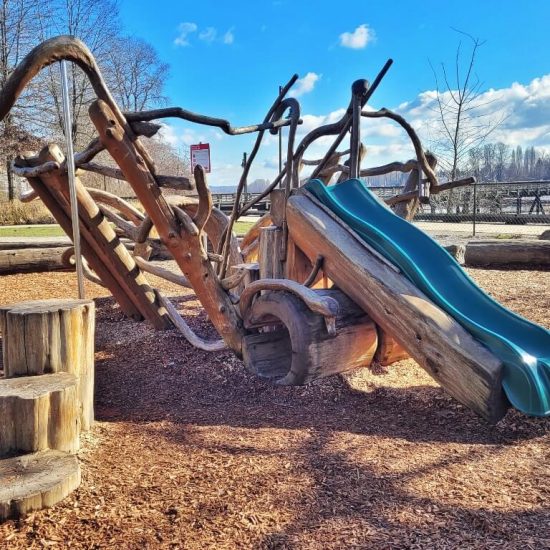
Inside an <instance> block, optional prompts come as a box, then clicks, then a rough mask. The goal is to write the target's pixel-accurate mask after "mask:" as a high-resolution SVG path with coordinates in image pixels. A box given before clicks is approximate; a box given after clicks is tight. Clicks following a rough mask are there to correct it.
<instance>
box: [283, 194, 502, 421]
mask: <svg viewBox="0 0 550 550" xmlns="http://www.w3.org/2000/svg"><path fill="white" fill-rule="evenodd" d="M287 221H288V227H289V233H290V235H291V237H292V238H293V239H294V240H295V241H296V243H297V244H298V246H299V247H300V248H301V249H302V250H303V251H304V252H305V253H306V254H307V255H308V256H309V258H310V259H311V260H313V259H314V258H316V257H317V255H318V254H322V255H323V257H324V264H323V269H324V270H325V272H326V273H327V275H328V276H329V277H330V278H331V279H332V280H333V281H334V283H335V284H336V285H337V286H338V288H340V289H341V290H342V291H343V292H345V293H346V294H347V295H348V296H350V298H352V299H353V300H354V301H355V302H356V303H357V304H358V305H359V306H360V307H361V308H362V309H363V310H364V311H365V312H367V313H368V314H369V316H370V317H371V318H372V319H373V320H374V322H375V323H376V324H377V325H379V326H380V327H382V329H383V330H385V331H386V332H388V333H389V334H391V335H393V337H394V338H396V339H397V341H398V342H399V344H401V345H402V346H403V348H405V349H406V350H407V352H408V353H409V354H410V355H411V356H412V357H413V358H414V359H415V360H416V361H417V362H418V363H419V365H420V366H421V367H422V368H424V369H425V370H426V371H427V372H428V373H429V374H430V375H431V376H432V377H433V378H434V379H435V380H436V381H437V382H439V383H440V384H441V386H443V388H444V389H445V390H446V391H447V392H449V393H450V394H451V395H452V396H453V397H455V398H456V399H457V400H459V401H460V402H462V403H463V404H465V405H466V406H468V407H470V408H471V409H472V410H474V411H475V412H477V413H478V414H480V415H481V416H483V417H484V418H486V419H487V420H489V421H491V422H496V421H498V420H499V419H500V418H502V416H503V415H504V413H505V412H506V409H507V407H508V403H507V400H506V398H505V397H504V393H503V391H502V384H501V382H502V369H503V366H502V364H501V362H500V361H499V360H498V359H497V358H496V357H495V356H494V355H493V354H491V353H490V352H489V350H488V349H487V348H485V347H484V346H482V345H481V344H480V343H479V342H478V341H477V340H475V339H474V338H473V337H472V336H471V335H470V334H469V333H468V332H467V331H466V330H465V329H464V328H462V326H461V325H460V324H459V323H457V322H456V321H455V320H454V319H453V318H452V317H450V316H449V315H448V314H447V313H445V312H444V311H443V310H441V309H440V308H439V307H437V306H436V305H435V304H433V303H432V302H431V301H430V300H429V299H428V298H427V297H426V296H425V295H424V294H423V293H422V292H420V291H419V290H418V289H417V288H416V287H415V286H414V285H413V284H412V283H411V282H410V281H409V280H408V279H407V278H406V277H405V276H404V275H403V274H402V273H400V272H397V271H396V270H394V269H392V268H391V267H390V266H389V265H388V264H386V263H385V262H383V261H381V260H380V259H379V258H378V257H377V256H376V255H374V254H373V253H371V252H370V251H369V249H368V248H366V247H365V245H364V244H363V242H362V241H361V240H360V239H359V238H358V237H355V236H354V234H353V232H352V231H351V230H350V229H349V228H347V226H346V225H345V224H344V223H343V222H342V221H341V220H339V219H338V218H337V217H336V216H335V215H334V214H333V213H332V212H330V211H329V210H327V209H326V208H324V207H323V206H322V205H320V204H319V203H317V202H316V201H314V199H312V198H311V197H310V196H306V195H305V194H297V195H295V196H292V197H290V199H289V201H288V203H287Z"/></svg>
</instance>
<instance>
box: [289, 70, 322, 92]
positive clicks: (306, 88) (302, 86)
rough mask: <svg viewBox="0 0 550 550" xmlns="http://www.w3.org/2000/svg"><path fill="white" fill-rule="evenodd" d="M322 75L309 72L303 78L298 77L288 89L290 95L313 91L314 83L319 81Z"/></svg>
mask: <svg viewBox="0 0 550 550" xmlns="http://www.w3.org/2000/svg"><path fill="white" fill-rule="evenodd" d="M321 76H322V75H320V74H317V73H313V72H309V73H307V74H306V76H304V77H303V78H299V79H298V80H297V81H296V84H295V86H294V87H293V88H292V89H291V90H290V92H289V95H290V96H291V97H300V96H301V95H304V94H308V93H309V92H311V91H313V88H315V84H316V83H317V82H318V81H319V79H320V78H321Z"/></svg>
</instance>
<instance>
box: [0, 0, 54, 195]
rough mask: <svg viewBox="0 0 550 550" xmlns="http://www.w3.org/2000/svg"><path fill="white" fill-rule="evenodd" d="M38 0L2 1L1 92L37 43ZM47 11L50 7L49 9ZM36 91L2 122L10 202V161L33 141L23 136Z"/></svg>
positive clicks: (1, 151) (0, 140)
mask: <svg viewBox="0 0 550 550" xmlns="http://www.w3.org/2000/svg"><path fill="white" fill-rule="evenodd" d="M39 7H40V1H39V0H3V1H2V6H1V7H0V89H1V88H3V87H4V85H5V83H6V81H7V80H8V78H9V76H10V74H11V73H12V71H13V70H14V69H15V67H16V66H17V64H18V63H19V61H21V59H22V57H23V56H24V55H25V54H26V53H27V51H28V50H29V49H30V47H31V44H32V43H33V41H34V40H36V32H37V26H36V13H37V11H38V9H39ZM46 10H47V6H46ZM34 91H35V89H34V88H33V87H30V88H29V89H28V90H27V91H26V92H25V94H24V97H23V98H22V99H21V100H20V101H18V102H17V104H16V105H15V107H14V109H13V110H12V111H10V112H9V113H8V114H7V115H6V116H5V117H4V120H3V121H2V122H0V159H1V162H2V166H6V175H7V187H8V198H9V200H13V199H14V196H15V190H14V180H13V177H12V173H11V171H10V168H9V163H10V159H11V158H12V157H13V156H14V154H15V153H16V151H18V150H19V149H20V148H21V146H22V145H29V144H31V143H32V141H33V140H32V137H31V136H30V135H29V134H27V133H26V132H23V131H22V129H21V126H22V125H23V123H24V119H25V98H27V99H28V98H29V96H33V93H34Z"/></svg>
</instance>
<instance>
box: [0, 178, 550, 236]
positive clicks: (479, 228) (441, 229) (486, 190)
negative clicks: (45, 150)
mask: <svg viewBox="0 0 550 550" xmlns="http://www.w3.org/2000/svg"><path fill="white" fill-rule="evenodd" d="M17 179H18V180H19V178H17ZM108 183H109V185H107V184H106V183H105V187H108V190H109V191H111V192H114V193H115V194H118V195H121V196H127V195H128V192H129V188H128V189H127V184H124V185H125V186H126V187H117V186H120V182H116V181H113V182H110V181H109V182H108ZM27 186H28V184H27V183H26V181H24V180H21V181H17V185H16V194H17V195H18V194H19V191H20V190H24V189H25V188H27ZM101 187H103V185H101ZM370 189H371V190H372V191H373V192H374V193H376V194H377V195H378V196H379V197H380V198H382V199H385V198H389V197H393V196H394V195H398V194H399V193H401V192H402V191H403V188H402V187H397V186H393V187H392V186H386V187H370ZM254 196H257V194H254V193H246V194H243V197H242V199H241V200H242V201H243V204H244V202H248V201H249V200H250V199H251V198H253V197H254ZM5 200H7V179H6V177H5V174H2V173H0V202H2V201H5ZM213 200H214V205H215V206H218V207H219V208H221V209H222V210H224V211H226V212H228V211H231V208H232V207H233V202H234V200H235V195H234V194H233V193H223V194H214V195H213ZM269 206H270V204H269V197H266V199H265V200H263V201H261V202H260V203H258V205H256V206H255V207H254V209H253V210H252V211H251V212H250V214H251V215H262V214H264V213H265V212H267V211H268V210H269ZM414 222H415V223H416V224H418V225H419V226H420V227H421V228H422V229H424V230H427V231H429V232H431V233H434V234H438V235H447V234H449V235H453V234H461V235H463V236H471V235H477V236H487V237H488V236H499V235H503V236H505V235H519V236H528V237H532V236H537V235H539V234H540V233H542V232H543V231H545V230H548V229H550V181H521V182H510V183H477V184H475V185H471V186H468V187H459V188H456V189H453V190H451V191H448V192H445V193H442V194H440V195H432V196H431V197H430V203H429V204H426V205H421V206H420V208H419V209H418V212H417V214H416V217H415V219H414Z"/></svg>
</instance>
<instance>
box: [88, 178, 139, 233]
mask: <svg viewBox="0 0 550 550" xmlns="http://www.w3.org/2000/svg"><path fill="white" fill-rule="evenodd" d="M86 191H88V193H90V195H91V197H92V198H93V199H94V200H95V201H96V202H98V203H100V204H106V205H107V206H110V207H111V208H114V209H116V210H118V211H119V212H121V213H122V214H124V215H125V216H126V217H127V218H128V219H129V220H130V221H131V222H133V223H135V224H136V225H139V224H140V223H141V222H142V221H143V220H144V219H145V214H143V213H142V212H140V211H139V210H138V209H137V208H134V207H133V206H132V205H131V204H130V203H128V202H126V201H125V200H124V199H121V198H120V197H117V196H116V195H113V194H112V193H108V192H107V191H102V190H101V189H94V188H92V187H86Z"/></svg>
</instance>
